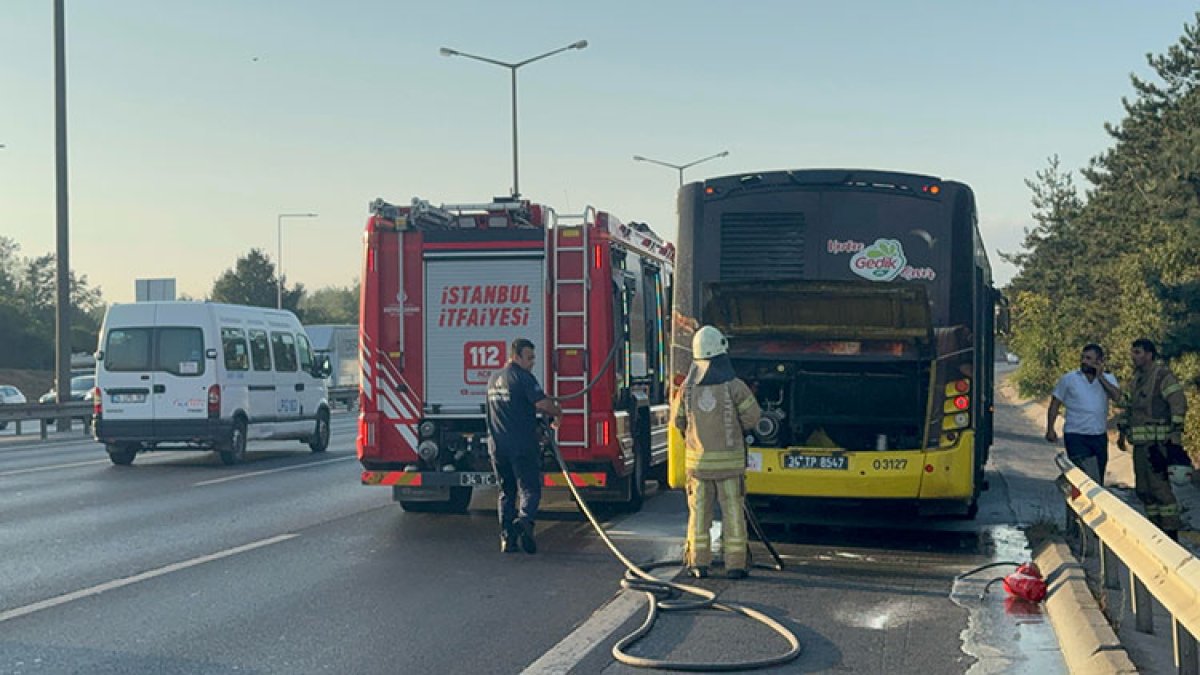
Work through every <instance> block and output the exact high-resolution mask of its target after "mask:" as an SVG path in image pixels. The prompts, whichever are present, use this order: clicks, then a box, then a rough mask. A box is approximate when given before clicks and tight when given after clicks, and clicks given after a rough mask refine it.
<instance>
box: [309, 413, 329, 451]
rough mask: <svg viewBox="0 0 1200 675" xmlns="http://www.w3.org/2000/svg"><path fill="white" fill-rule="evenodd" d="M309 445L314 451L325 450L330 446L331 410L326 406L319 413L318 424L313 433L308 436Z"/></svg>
mask: <svg viewBox="0 0 1200 675" xmlns="http://www.w3.org/2000/svg"><path fill="white" fill-rule="evenodd" d="M308 447H309V448H311V449H312V451H313V452H325V449H326V448H328V447H329V411H328V410H325V409H324V408H322V409H321V412H319V413H317V426H316V428H315V429H313V435H312V436H309V437H308Z"/></svg>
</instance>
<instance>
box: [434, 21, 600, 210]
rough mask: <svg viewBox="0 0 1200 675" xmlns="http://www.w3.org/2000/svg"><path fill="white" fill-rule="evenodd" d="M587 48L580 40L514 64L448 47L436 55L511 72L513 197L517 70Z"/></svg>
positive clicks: (514, 193) (515, 188) (517, 187)
mask: <svg viewBox="0 0 1200 675" xmlns="http://www.w3.org/2000/svg"><path fill="white" fill-rule="evenodd" d="M587 46H588V43H587V40H580V41H578V42H572V43H571V44H569V45H567V46H566V47H559V48H558V49H555V50H553V51H549V52H546V53H545V54H539V55H537V56H534V57H532V58H528V59H525V60H524V61H518V62H516V63H506V62H504V61H497V60H496V59H489V58H488V57H486V56H476V55H475V54H468V53H466V52H460V51H458V50H457V49H450V48H449V47H442V48H441V49H439V50H438V53H439V54H441V55H442V56H464V57H466V58H468V59H475V60H476V61H483V62H484V63H490V64H492V65H495V66H501V67H504V68H508V69H509V71H511V72H512V145H513V186H512V196H513V197H520V196H521V188H520V182H519V180H518V176H519V173H518V171H517V68H520V67H521V66H527V65H529V64H531V63H533V62H534V61H541V60H542V59H544V58H546V57H549V56H554V55H555V54H558V53H559V52H565V51H567V50H568V49H583V48H585V47H587Z"/></svg>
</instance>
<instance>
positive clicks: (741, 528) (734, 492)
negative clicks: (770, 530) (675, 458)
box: [684, 475, 747, 570]
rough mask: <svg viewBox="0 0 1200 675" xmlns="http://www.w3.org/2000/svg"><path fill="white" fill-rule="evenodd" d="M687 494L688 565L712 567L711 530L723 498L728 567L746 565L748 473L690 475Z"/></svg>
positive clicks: (722, 546)
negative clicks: (716, 477) (708, 477)
mask: <svg viewBox="0 0 1200 675" xmlns="http://www.w3.org/2000/svg"><path fill="white" fill-rule="evenodd" d="M687 495H688V529H687V545H686V548H685V549H684V564H686V565H687V566H688V567H708V566H709V565H710V564H711V563H712V541H711V538H710V537H709V530H710V529H711V528H712V521H713V506H714V502H717V501H719V502H720V503H721V548H722V550H723V551H724V552H725V569H726V570H744V569H746V547H747V541H746V514H745V513H744V512H743V511H742V504H743V502H744V501H745V499H746V480H745V477H744V476H735V477H733V478H724V479H721V480H701V479H699V478H696V477H695V476H693V475H689V476H688V480H687Z"/></svg>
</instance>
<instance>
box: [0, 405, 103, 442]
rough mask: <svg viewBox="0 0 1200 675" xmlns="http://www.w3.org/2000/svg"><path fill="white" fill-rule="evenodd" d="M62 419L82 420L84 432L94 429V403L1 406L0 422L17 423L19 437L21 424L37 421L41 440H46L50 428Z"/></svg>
mask: <svg viewBox="0 0 1200 675" xmlns="http://www.w3.org/2000/svg"><path fill="white" fill-rule="evenodd" d="M60 417H70V418H72V419H74V418H82V419H83V426H84V430H85V431H86V430H90V429H91V428H92V402H91V401H71V402H70V403H63V404H58V403H19V404H16V405H8V404H6V405H0V422H15V423H16V425H17V428H16V432H17V435H20V433H21V423H22V422H28V421H31V420H33V421H36V422H37V423H38V424H40V425H41V438H42V440H43V441H44V440H46V437H47V432H48V428H49V426H50V425H51V424H53V423H54V420H56V419H58V418H60Z"/></svg>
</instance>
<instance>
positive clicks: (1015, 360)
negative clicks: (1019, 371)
mask: <svg viewBox="0 0 1200 675" xmlns="http://www.w3.org/2000/svg"><path fill="white" fill-rule="evenodd" d="M1004 360H1005V361H1007V362H1009V363H1012V364H1017V363H1020V362H1021V357H1019V356H1017V355H1016V354H1014V353H1012V352H1008V353H1007V354H1005V355H1004Z"/></svg>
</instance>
